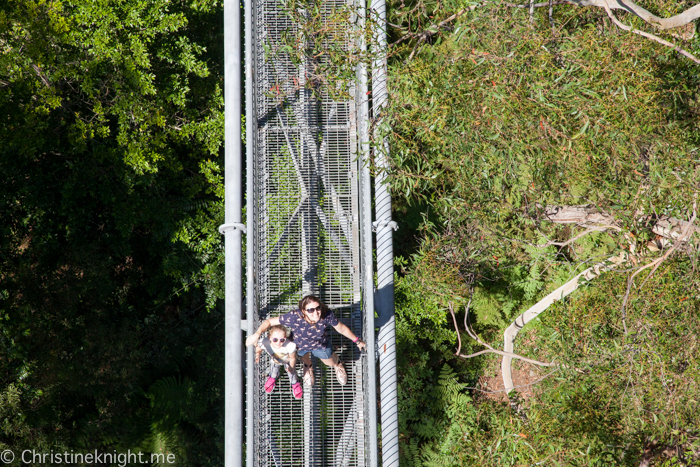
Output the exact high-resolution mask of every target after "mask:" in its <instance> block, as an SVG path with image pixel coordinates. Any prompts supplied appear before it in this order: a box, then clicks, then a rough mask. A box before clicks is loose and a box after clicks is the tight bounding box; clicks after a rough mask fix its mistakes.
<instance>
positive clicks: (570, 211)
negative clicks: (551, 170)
mask: <svg viewBox="0 0 700 467" xmlns="http://www.w3.org/2000/svg"><path fill="white" fill-rule="evenodd" d="M544 216H545V217H546V219H547V220H548V221H550V222H553V223H555V224H578V225H580V226H582V227H598V226H611V227H613V226H614V227H615V230H618V231H619V230H621V229H620V228H619V227H616V224H617V222H616V220H615V218H614V217H613V216H611V215H610V214H608V213H606V212H603V211H601V210H600V209H598V208H597V207H596V206H595V205H593V204H586V205H579V206H547V207H545V208H544Z"/></svg>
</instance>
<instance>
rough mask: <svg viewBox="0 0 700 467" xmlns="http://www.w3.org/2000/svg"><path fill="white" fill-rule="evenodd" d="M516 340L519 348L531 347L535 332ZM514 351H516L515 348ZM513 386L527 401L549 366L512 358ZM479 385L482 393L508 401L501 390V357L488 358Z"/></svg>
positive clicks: (533, 343)
mask: <svg viewBox="0 0 700 467" xmlns="http://www.w3.org/2000/svg"><path fill="white" fill-rule="evenodd" d="M520 337H521V339H518V341H516V344H517V346H518V347H520V349H524V348H528V347H532V346H534V345H535V342H536V340H537V334H536V332H535V331H534V330H533V331H532V332H528V333H527V334H525V335H521V336H520ZM516 353H518V351H517V349H516ZM512 365H513V366H512V377H513V386H514V387H515V390H516V391H518V392H519V393H520V398H521V400H523V401H527V400H528V399H530V398H531V397H532V396H533V395H534V390H535V389H536V387H537V382H538V380H539V379H541V378H542V377H543V376H544V375H546V374H547V370H549V368H540V367H538V366H537V365H533V364H531V363H527V362H523V361H521V360H518V359H513V363H512ZM479 386H480V387H481V390H482V391H484V392H483V393H482V394H483V395H484V396H485V397H486V398H487V399H491V400H494V401H500V402H508V396H506V392H505V391H504V390H503V388H504V385H503V374H502V373H501V357H499V358H493V359H491V360H490V362H489V364H488V366H487V367H486V370H485V371H484V374H483V375H482V376H481V377H480V378H479Z"/></svg>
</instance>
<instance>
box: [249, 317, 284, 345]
mask: <svg viewBox="0 0 700 467" xmlns="http://www.w3.org/2000/svg"><path fill="white" fill-rule="evenodd" d="M278 324H280V319H279V317H275V318H267V319H266V320H265V321H263V322H262V323H261V324H260V327H259V328H258V330H257V331H255V332H254V333H253V334H252V335H250V336H248V338H247V339H246V340H245V346H246V347H248V346H249V345H255V344H257V343H258V339H260V336H261V335H262V333H263V332H265V331H267V328H269V327H270V326H277V325H278Z"/></svg>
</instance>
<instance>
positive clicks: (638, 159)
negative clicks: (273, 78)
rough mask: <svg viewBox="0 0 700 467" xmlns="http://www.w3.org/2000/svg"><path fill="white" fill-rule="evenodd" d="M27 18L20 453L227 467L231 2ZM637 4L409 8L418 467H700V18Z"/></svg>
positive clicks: (1, 152)
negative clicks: (135, 457)
mask: <svg viewBox="0 0 700 467" xmlns="http://www.w3.org/2000/svg"><path fill="white" fill-rule="evenodd" d="M297 4H298V2H287V3H285V4H284V5H286V6H287V7H290V8H293V7H294V5H297ZM0 5H2V8H0V120H1V121H2V124H0V176H2V179H3V183H2V184H1V185H0V229H1V231H2V234H1V235H0V242H1V243H0V345H1V346H2V353H1V354H0V419H1V420H2V428H1V429H0V450H2V449H6V448H8V449H14V450H21V449H26V448H30V449H31V448H33V449H36V450H40V449H43V450H45V451H48V450H51V449H53V450H61V449H68V450H70V449H75V450H80V449H95V448H96V447H98V448H99V449H104V450H112V449H124V450H125V449H132V450H144V451H153V450H163V451H167V452H173V453H176V454H177V459H178V462H179V463H180V464H181V465H197V466H200V465H220V464H221V462H222V454H223V452H222V451H223V450H222V445H223V419H222V413H223V411H222V410H221V408H222V403H223V399H222V394H221V391H222V387H223V352H222V351H221V350H222V346H223V325H222V320H223V316H222V313H221V308H220V301H219V300H220V299H221V297H222V282H223V258H222V243H221V239H220V236H219V234H218V232H217V231H216V226H217V225H219V224H221V223H222V221H223V204H222V202H223V187H222V177H221V174H222V167H223V160H222V157H221V148H222V142H223V141H222V140H223V98H222V86H223V76H222V74H223V63H222V47H221V45H222V44H223V40H222V39H223V34H222V33H223V24H222V16H223V15H222V5H221V2H220V1H218V0H189V1H184V0H120V1H114V0H95V1H93V0H90V1H87V0H72V1H57V0H5V1H3V2H1V3H0ZM625 5H627V2H626V3H625ZM627 6H628V7H629V8H627V9H624V8H623V9H621V7H624V5H622V3H621V2H618V1H614V0H610V1H609V2H606V1H605V0H600V1H599V0H595V1H592V0H591V1H571V2H568V1H567V2H561V1H553V2H548V3H534V2H531V3H525V4H522V5H520V4H511V3H507V2H478V3H477V2H470V1H463V0H440V1H433V0H408V1H407V0H401V1H392V2H389V4H388V7H389V8H388V26H387V30H388V33H389V37H390V41H389V42H390V48H389V93H390V100H389V102H390V104H389V107H388V109H387V113H386V119H385V122H386V123H387V125H382V127H381V128H379V130H381V131H385V136H386V137H387V138H388V141H389V143H390V148H391V153H390V157H391V161H390V162H391V169H390V174H389V180H390V183H391V189H392V192H393V196H394V210H395V219H396V220H397V221H398V223H399V224H400V230H399V231H398V232H397V237H396V252H397V257H396V266H397V275H396V304H397V339H398V347H399V352H398V357H399V368H400V371H399V375H400V380H399V393H400V394H399V395H400V410H399V414H400V429H401V455H402V461H401V462H402V464H403V465H407V466H433V465H449V466H462V465H523V466H525V465H528V466H529V465H533V464H538V465H555V464H556V465H601V466H602V465H605V466H608V465H630V466H632V465H634V466H637V465H694V464H697V463H698V462H700V425H698V420H697V416H696V414H697V413H698V410H700V408H698V405H697V404H698V400H700V388H698V381H699V379H700V378H699V377H700V375H699V374H698V367H699V365H698V364H699V363H700V362H699V361H698V359H699V358H700V357H699V355H700V354H699V352H698V348H697V344H696V341H697V336H698V331H700V329H698V324H697V323H698V319H697V318H698V298H699V297H698V292H697V291H698V287H699V285H700V282H699V281H698V274H697V264H696V263H697V255H698V248H697V237H696V236H694V235H695V233H696V230H695V229H694V228H691V227H692V225H691V227H688V229H687V230H684V229H686V227H687V226H688V225H689V224H688V222H690V223H691V224H692V223H693V222H694V220H695V213H696V211H697V194H698V190H699V189H700V173H699V172H698V164H699V163H700V159H699V154H698V151H699V150H700V149H699V148H700V136H699V135H700V131H699V128H698V125H699V123H698V122H699V121H698V115H699V114H700V95H699V94H698V93H699V92H700V91H699V89H700V73H698V66H699V65H697V64H696V63H695V62H694V61H693V59H692V57H697V56H698V54H699V53H700V39H698V36H697V35H696V34H695V24H694V23H693V22H692V21H695V17H693V15H694V14H695V13H694V12H696V11H697V7H696V6H693V5H692V4H691V3H688V2H684V1H680V2H679V1H676V2H670V1H666V0H658V1H655V2H651V1H648V0H645V1H643V2H642V1H640V2H639V3H638V4H634V5H631V6H630V5H627ZM640 8H641V10H640ZM645 12H646V13H645ZM684 12H685V13H684ZM296 13H298V11H297V12H296ZM647 13H648V14H647ZM290 14H295V11H294V10H290ZM677 14H683V15H684V16H683V18H684V19H683V21H680V23H682V24H678V25H676V24H675V23H674V25H675V26H677V27H676V28H675V29H674V28H671V29H667V28H665V26H664V24H665V23H664V24H662V25H661V26H662V27H657V26H655V24H656V25H658V24H661V23H659V21H657V20H655V19H654V18H668V17H672V16H674V15H677ZM301 16H303V15H301ZM301 16H300V14H297V16H296V17H298V18H301ZM311 18H312V20H315V19H317V18H315V17H313V15H312V17H311ZM349 18H350V19H352V18H354V16H353V10H352V9H344V10H343V11H340V12H338V15H337V22H338V23H341V22H343V21H346V20H347V19H349ZM674 21H675V20H674ZM312 23H313V21H312ZM309 27H310V28H311V29H314V28H317V29H318V28H322V29H323V34H325V35H323V36H322V37H323V39H324V40H318V41H316V42H314V44H315V46H319V47H323V46H324V45H323V44H325V42H324V41H326V40H328V41H332V38H333V37H334V35H337V34H341V35H342V33H343V29H342V28H331V27H329V25H328V24H320V23H319V24H316V23H313V24H311V26H309ZM625 27H628V29H629V30H626V29H625ZM306 32H309V33H314V31H313V30H310V31H306ZM639 32H644V34H646V35H640V34H639ZM355 33H356V34H358V36H357V37H358V38H359V37H360V35H359V34H362V31H359V32H358V31H355ZM650 36H653V37H650ZM309 37H311V36H309ZM314 37H316V38H318V37H321V36H314ZM307 39H308V38H307ZM290 40H296V37H291V36H290ZM288 45H290V44H288ZM290 46H291V45H290ZM329 50H330V51H331V52H332V54H333V57H332V60H329V62H328V63H330V65H329V66H328V67H327V69H326V68H319V69H318V70H316V71H317V73H318V76H316V77H314V79H315V80H316V81H317V82H321V83H323V82H325V83H332V85H335V84H337V83H338V80H341V81H342V80H343V79H345V78H347V76H350V75H352V74H353V73H354V66H355V65H356V64H357V63H358V62H359V61H362V60H370V59H372V58H375V57H372V52H370V53H369V54H368V55H362V54H354V55H351V56H347V57H345V56H343V54H344V53H345V50H344V49H333V48H332V47H331V48H330V49H329ZM314 52H316V51H315V50H314ZM684 52H685V55H684V54H683V53H684ZM329 53H330V52H329ZM688 55H690V56H691V57H689V56H688ZM329 86H330V85H329ZM571 209H578V210H579V211H581V212H585V213H586V214H585V215H586V216H589V215H590V216H594V217H595V216H597V217H595V219H598V220H597V221H591V220H590V219H593V217H586V218H585V219H584V218H577V219H575V220H573V221H566V222H565V220H563V219H562V217H561V216H559V214H557V213H566V212H570V210H571ZM586 219H588V220H586ZM682 221H685V223H683V222H682ZM664 222H665V223H668V225H669V226H673V225H675V226H676V227H675V230H673V231H671V230H666V231H664V230H663V226H662V224H663V223H664ZM663 225H667V224H663ZM660 229H661V230H660ZM679 232H685V233H687V235H685V234H681V233H679ZM611 258H621V260H620V262H618V263H614V264H613V263H612V262H611ZM594 265H599V266H600V265H602V266H600V267H602V268H603V269H602V273H601V274H600V275H599V276H596V277H592V276H591V278H590V280H588V281H581V283H580V284H579V285H578V288H577V289H576V291H575V292H573V293H572V294H571V295H569V296H568V297H567V298H565V299H563V300H558V301H556V302H555V303H554V304H552V305H550V306H549V308H547V310H546V311H544V312H543V313H542V314H541V315H540V316H539V317H538V318H537V319H535V320H534V321H533V322H532V323H530V324H528V325H527V326H526V327H525V328H524V329H523V330H522V331H521V333H520V334H521V335H520V336H519V337H518V338H517V339H518V340H517V341H516V342H515V344H514V346H515V347H514V353H515V354H518V355H520V356H524V357H527V358H529V359H530V360H537V361H540V362H547V363H551V364H552V366H550V367H547V368H544V369H542V370H537V369H535V368H534V367H531V366H528V365H529V364H527V363H516V364H515V368H516V369H518V371H521V372H522V373H527V372H530V373H532V376H531V377H529V379H527V381H525V383H522V385H521V383H518V384H516V386H517V387H515V391H514V392H510V393H509V395H508V396H507V397H506V396H505V395H504V394H505V392H504V391H502V390H499V389H498V388H496V387H493V384H494V381H497V380H498V379H499V378H500V373H499V371H500V368H499V364H498V362H499V359H500V358H501V357H500V355H494V354H493V353H491V354H488V355H479V356H477V357H475V358H460V357H459V356H457V355H455V353H459V354H460V355H462V356H466V355H467V354H472V353H477V352H479V351H481V350H483V348H484V347H483V345H482V344H481V343H480V342H478V341H477V340H475V339H473V338H472V337H471V335H474V336H478V338H479V339H480V340H481V342H483V343H485V344H489V345H490V346H491V347H493V348H494V349H502V346H501V342H502V339H503V338H502V333H503V331H504V329H506V328H507V327H508V326H509V325H510V324H511V323H512V322H513V320H514V319H515V318H516V317H517V316H519V315H521V314H522V313H523V312H525V311H526V310H528V309H530V308H531V307H532V306H533V305H535V304H536V303H538V302H539V301H540V300H541V299H542V298H543V297H545V296H546V295H547V294H549V293H550V292H552V291H553V290H555V289H556V288H557V287H559V286H561V285H563V284H566V283H568V282H569V281H570V280H571V279H572V278H574V277H576V276H577V275H578V274H579V273H581V272H582V271H584V270H585V269H587V268H588V267H590V266H594ZM645 266H649V267H647V268H646V269H642V268H643V267H645ZM467 309H468V310H469V318H470V319H469V320H468V319H467V316H466V310H467ZM451 311H452V312H455V316H454V321H453V318H452V315H451V314H450V313H451ZM472 330H473V331H472ZM474 333H475V334H474ZM458 346H459V348H460V350H459V351H457V348H458ZM488 384H490V386H489V385H488ZM499 391H500V392H499Z"/></svg>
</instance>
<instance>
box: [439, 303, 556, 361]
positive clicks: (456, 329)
mask: <svg viewBox="0 0 700 467" xmlns="http://www.w3.org/2000/svg"><path fill="white" fill-rule="evenodd" d="M471 302H472V301H471V299H469V303H468V304H467V307H466V309H465V310H464V313H465V315H464V323H465V324H464V327H465V328H466V329H467V333H468V334H469V336H470V337H471V338H472V339H474V340H476V341H477V342H478V343H479V344H481V345H483V346H484V347H486V350H481V351H479V352H476V353H473V354H469V355H461V354H460V353H459V351H460V350H461V349H462V339H461V338H460V337H459V328H458V327H457V318H456V317H455V312H454V309H453V308H452V302H450V303H448V304H447V308H448V309H449V310H450V314H451V315H452V322H453V323H454V325H455V331H456V332H457V341H458V342H459V345H458V347H457V352H455V355H456V356H458V357H460V358H472V357H476V356H479V355H483V354H487V353H495V354H498V355H503V356H506V357H511V358H517V359H520V360H523V361H525V362H529V363H532V364H535V365H539V366H554V365H555V363H554V362H552V363H545V362H540V361H539V360H533V359H531V358H527V357H523V356H521V355H518V354H515V353H512V352H504V351H502V350H497V349H494V348H493V347H491V346H490V345H488V344H487V343H486V342H484V341H482V340H481V339H480V338H479V336H477V335H476V333H475V332H474V331H473V330H472V329H471V326H470V325H469V324H468V321H469V306H470V305H471Z"/></svg>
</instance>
